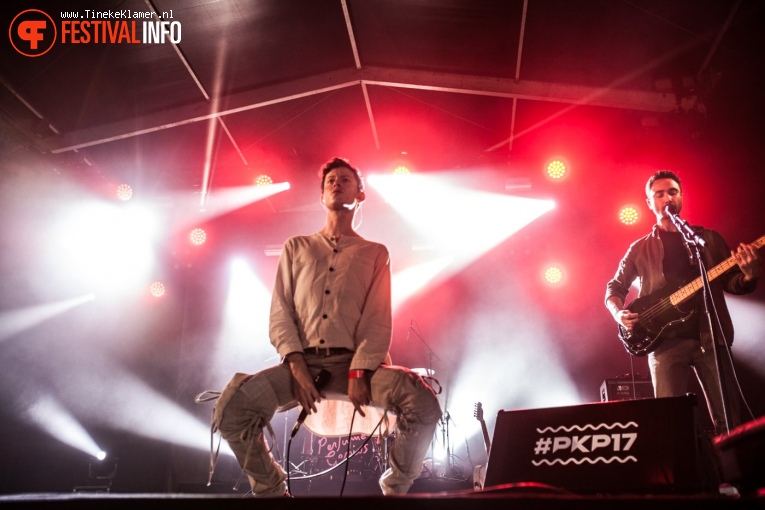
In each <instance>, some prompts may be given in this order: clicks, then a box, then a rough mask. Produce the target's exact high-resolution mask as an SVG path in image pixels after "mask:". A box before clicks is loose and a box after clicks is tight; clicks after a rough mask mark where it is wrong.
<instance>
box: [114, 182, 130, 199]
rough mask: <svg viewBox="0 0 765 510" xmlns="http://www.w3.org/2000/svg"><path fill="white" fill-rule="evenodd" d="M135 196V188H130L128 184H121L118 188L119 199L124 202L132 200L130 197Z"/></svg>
mask: <svg viewBox="0 0 765 510" xmlns="http://www.w3.org/2000/svg"><path fill="white" fill-rule="evenodd" d="M132 196H133V188H131V187H130V186H128V185H127V184H120V185H119V186H117V198H118V199H120V200H122V201H123V202H124V201H127V200H130V197H132Z"/></svg>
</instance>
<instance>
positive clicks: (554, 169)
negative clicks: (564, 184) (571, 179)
mask: <svg viewBox="0 0 765 510" xmlns="http://www.w3.org/2000/svg"><path fill="white" fill-rule="evenodd" d="M545 171H546V172H547V176H548V177H549V178H550V179H553V180H555V181H560V180H561V179H563V178H564V177H566V175H567V174H568V165H567V164H566V162H565V161H563V160H562V159H553V160H550V161H548V162H547V165H546V167H545Z"/></svg>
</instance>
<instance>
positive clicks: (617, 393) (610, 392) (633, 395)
mask: <svg viewBox="0 0 765 510" xmlns="http://www.w3.org/2000/svg"><path fill="white" fill-rule="evenodd" d="M633 388H634V389H633ZM638 398H653V384H652V383H651V380H650V379H642V378H640V379H635V380H634V385H633V380H632V379H627V378H619V379H606V380H605V381H603V384H601V385H600V401H601V402H613V401H615V400H635V399H638Z"/></svg>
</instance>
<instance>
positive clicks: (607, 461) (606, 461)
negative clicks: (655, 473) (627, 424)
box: [531, 455, 638, 467]
mask: <svg viewBox="0 0 765 510" xmlns="http://www.w3.org/2000/svg"><path fill="white" fill-rule="evenodd" d="M614 461H616V462H619V463H621V464H624V463H626V462H637V461H638V460H637V459H636V458H635V457H633V456H632V455H630V456H629V457H624V458H623V459H620V458H619V457H611V458H610V459H606V458H605V457H598V458H596V459H589V458H584V459H566V460H561V459H553V460H552V461H549V460H547V459H542V460H540V461H535V460H532V461H531V463H532V464H534V466H536V467H539V466H541V465H542V464H547V465H548V466H553V465H555V464H560V465H562V466H565V465H567V464H571V463H572V462H573V463H574V464H576V465H580V464H583V463H585V462H589V463H590V464H597V463H598V462H602V463H604V464H611V463H612V462H614Z"/></svg>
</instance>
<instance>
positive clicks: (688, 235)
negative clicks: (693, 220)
mask: <svg viewBox="0 0 765 510" xmlns="http://www.w3.org/2000/svg"><path fill="white" fill-rule="evenodd" d="M664 213H665V214H666V215H667V217H669V219H670V221H671V222H672V223H673V224H674V225H675V228H677V230H679V231H680V233H681V234H683V237H685V239H686V241H688V242H692V243H694V244H695V245H697V246H699V247H701V248H703V247H704V246H705V245H706V242H704V240H703V239H702V238H701V236H699V235H698V234H696V232H694V230H693V229H692V228H691V226H690V225H688V222H687V221H685V220H684V219H682V218H681V217H680V214H679V212H678V211H677V206H675V204H667V205H665V206H664Z"/></svg>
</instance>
